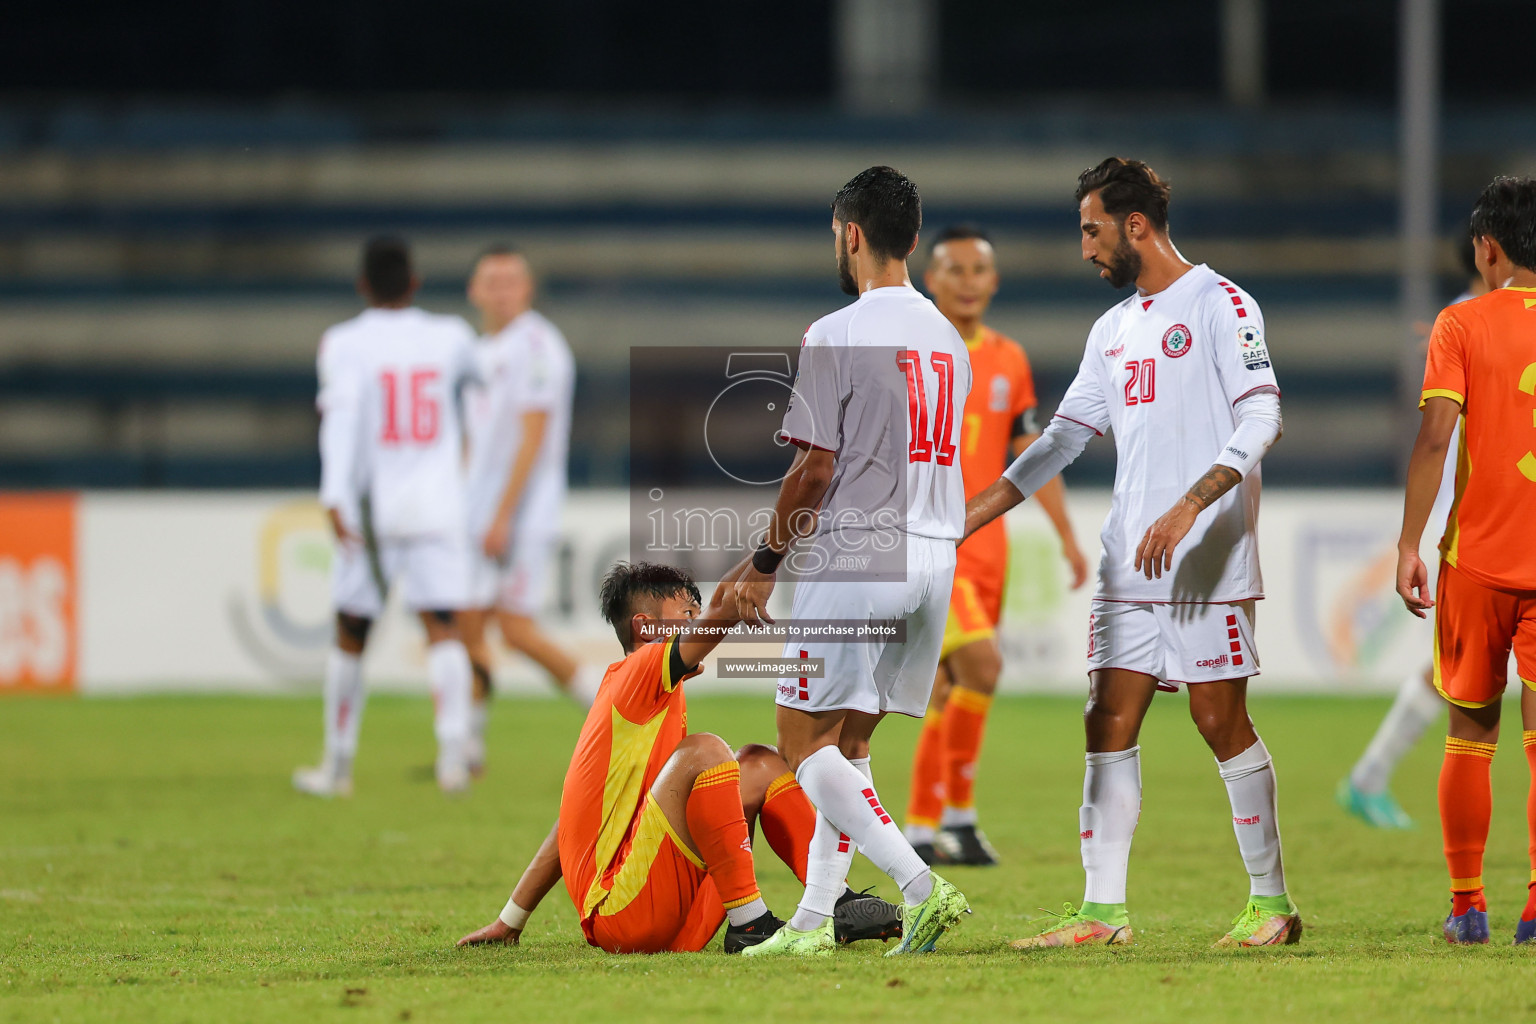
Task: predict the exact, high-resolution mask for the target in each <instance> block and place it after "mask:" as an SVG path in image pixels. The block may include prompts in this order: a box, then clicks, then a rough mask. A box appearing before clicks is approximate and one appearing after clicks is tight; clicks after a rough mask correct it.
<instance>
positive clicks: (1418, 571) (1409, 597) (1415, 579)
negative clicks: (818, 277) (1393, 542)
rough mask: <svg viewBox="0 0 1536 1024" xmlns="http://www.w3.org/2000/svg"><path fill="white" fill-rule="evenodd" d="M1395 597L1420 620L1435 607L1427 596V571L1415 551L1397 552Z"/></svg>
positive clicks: (1431, 599) (1432, 600)
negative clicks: (1400, 599)
mask: <svg viewBox="0 0 1536 1024" xmlns="http://www.w3.org/2000/svg"><path fill="white" fill-rule="evenodd" d="M1397 596H1398V597H1400V598H1402V599H1403V604H1404V605H1405V606H1406V607H1407V609H1408V610H1409V611H1410V612H1412V613H1413V614H1415V615H1417V616H1418V617H1419V618H1421V619H1424V618H1428V616H1427V615H1425V614H1424V613H1425V612H1427V611H1429V610H1430V609H1431V608H1433V607H1434V606H1435V602H1434V599H1433V598H1431V597H1430V596H1429V570H1428V569H1427V568H1426V567H1425V565H1424V560H1423V559H1422V558H1420V557H1419V553H1418V552H1417V551H1404V550H1401V549H1399V550H1398V552H1397Z"/></svg>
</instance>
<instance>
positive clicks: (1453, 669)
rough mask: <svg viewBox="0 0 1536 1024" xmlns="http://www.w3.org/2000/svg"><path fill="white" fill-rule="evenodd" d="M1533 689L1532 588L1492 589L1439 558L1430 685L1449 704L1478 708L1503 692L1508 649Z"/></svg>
mask: <svg viewBox="0 0 1536 1024" xmlns="http://www.w3.org/2000/svg"><path fill="white" fill-rule="evenodd" d="M1511 648H1513V649H1514V652H1515V666H1516V668H1517V670H1518V671H1519V673H1520V679H1521V681H1522V682H1524V683H1525V685H1526V686H1529V687H1532V688H1533V689H1536V591H1529V590H1526V591H1507V590H1494V589H1492V588H1491V587H1485V586H1483V585H1482V584H1480V583H1474V582H1473V581H1472V580H1470V579H1468V578H1467V577H1466V576H1463V575H1462V574H1461V573H1459V572H1457V571H1456V570H1455V569H1454V568H1452V567H1451V566H1449V565H1447V564H1446V563H1445V562H1443V561H1442V562H1441V563H1440V582H1439V585H1438V586H1437V587H1436V593H1435V689H1437V690H1439V691H1440V695H1441V696H1442V697H1444V698H1445V699H1446V700H1448V701H1450V702H1451V703H1452V704H1459V705H1461V706H1462V707H1464V708H1480V707H1484V706H1486V705H1489V704H1492V703H1493V702H1494V701H1496V700H1498V699H1499V698H1500V697H1501V696H1502V695H1503V693H1504V684H1505V682H1506V680H1507V678H1508V671H1509V670H1508V665H1509V652H1510V649H1511Z"/></svg>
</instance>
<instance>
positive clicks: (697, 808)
mask: <svg viewBox="0 0 1536 1024" xmlns="http://www.w3.org/2000/svg"><path fill="white" fill-rule="evenodd" d="M742 564H743V566H745V564H746V563H745V562H744V563H742ZM739 571H740V567H738V569H737V570H736V571H733V572H732V573H731V574H730V575H729V576H728V577H727V581H726V582H727V583H730V582H734V580H735V577H736V575H738V574H739ZM729 592H730V591H729V590H728V588H727V587H726V586H725V584H722V585H721V588H720V589H718V590H716V592H715V596H714V598H713V599H712V600H711V601H710V605H709V608H708V609H707V610H705V611H704V612H703V614H700V609H699V589H698V587H697V586H696V585H695V584H694V582H693V579H692V578H691V577H690V576H689V575H688V574H687V573H686V572H684V571H683V570H681V569H676V568H673V567H671V566H666V565H656V564H652V563H647V562H638V563H635V564H628V563H624V562H620V563H618V564H617V565H615V566H614V567H613V568H612V569H610V570H609V571H608V574H607V575H606V576H605V577H604V578H603V583H602V588H601V592H600V600H601V604H602V609H603V616H604V617H605V618H606V619H607V620H608V621H609V622H610V623H612V624H613V627H614V631H615V632H616V633H617V634H618V637H619V641H620V642H621V643H622V644H623V645H624V649H625V651H626V652H628V653H627V656H626V657H625V658H624V660H623V661H619V662H615V663H614V664H613V665H611V666H609V668H608V672H607V674H606V675H605V676H604V677H603V681H602V684H601V686H600V687H599V688H598V691H597V700H596V702H595V703H594V704H593V705H592V708H591V710H590V711H589V712H588V714H587V720H586V724H585V725H583V726H582V730H581V735H580V737H579V738H578V739H577V741H576V752H575V754H574V755H573V756H572V758H571V764H570V768H569V769H568V770H567V772H566V776H565V788H564V791H563V793H562V794H561V798H560V818H559V820H558V821H557V822H556V823H555V827H554V828H553V829H551V830H550V833H549V836H548V837H547V838H546V839H545V840H544V843H543V845H542V846H541V847H540V848H539V851H538V853H537V854H535V855H534V858H533V860H532V861H531V862H530V863H529V865H528V867H527V869H526V870H525V871H524V872H523V876H522V878H521V880H519V882H518V883H517V887H516V888H515V889H514V890H513V892H512V898H511V899H509V900H508V901H507V905H506V907H505V908H504V909H503V910H502V912H501V914H500V916H498V917H497V919H496V920H495V921H492V922H491V923H490V924H488V925H486V926H485V927H484V928H481V929H479V930H478V931H475V932H473V933H471V934H469V935H466V936H464V938H462V939H460V940H459V943H458V944H459V945H460V946H466V945H478V944H482V943H489V942H502V943H516V942H518V940H519V937H520V936H521V935H522V932H523V928H524V927H525V926H526V924H527V921H528V916H529V915H530V914H531V913H532V912H533V911H534V909H535V908H536V907H538V905H539V902H540V901H541V900H542V899H543V898H544V896H545V895H546V894H547V893H548V892H549V891H550V890H551V889H552V888H554V886H555V883H556V882H558V881H560V879H561V878H562V877H564V879H565V885H566V890H567V891H568V892H569V893H570V896H571V902H572V903H574V904H575V905H576V910H577V912H578V914H579V915H580V918H581V930H582V932H583V934H585V935H586V937H587V941H588V942H589V943H591V944H592V945H594V946H597V947H599V948H601V949H604V950H607V951H608V952H610V953H660V952H696V951H698V950H701V949H703V948H704V947H705V946H706V945H707V944H708V943H709V941H710V939H711V938H712V937H713V936H714V934H715V932H716V931H717V930H719V928H720V923H721V922H722V921H726V920H729V922H730V925H729V927H728V928H727V929H726V934H725V951H726V952H727V953H735V952H739V951H741V950H742V949H745V948H746V947H747V946H752V945H756V944H757V943H759V942H761V941H763V940H764V939H766V938H768V937H769V936H770V935H772V934H773V933H774V932H775V931H777V930H778V928H779V926H780V925H781V924H782V923H783V922H782V921H780V920H779V919H778V918H776V917H774V916H773V914H772V913H771V912H770V911H769V910H768V907H767V905H766V904H765V903H764V902H763V898H762V894H761V893H760V892H759V891H758V888H757V877H756V874H755V871H754V868H753V863H752V828H753V823H756V822H760V823H761V825H762V828H763V836H764V837H765V838H766V839H767V840H768V845H769V846H771V847H772V848H773V851H774V853H776V854H778V856H779V858H780V859H781V860H783V861H784V863H785V864H787V865H789V867H790V868H791V869H792V870H793V871H794V873H795V876H796V877H797V878H799V879H800V881H801V882H802V883H803V882H804V881H805V869H806V858H807V856H808V853H809V849H810V841H811V834H812V833H813V832H814V831H815V830H816V812H815V810H814V809H813V808H812V807H811V803H810V801H809V800H808V799H807V798H806V796H805V794H804V793H803V792H801V790H800V787H799V785H798V784H797V783H796V782H795V776H794V773H793V772H791V771H790V770H789V766H788V765H787V764H786V763H785V761H784V759H783V758H782V757H780V756H779V754H778V751H776V750H775V749H774V748H772V747H767V746H761V745H756V744H754V745H750V746H746V747H743V748H741V750H739V751H737V752H736V753H734V754H733V753H732V751H731V748H730V747H729V746H728V745H727V744H726V742H725V741H724V740H722V739H721V738H720V737H718V736H715V735H712V734H710V733H693V734H690V733H689V732H688V721H687V720H688V706H687V700H686V698H685V697H684V694H683V687H682V684H683V682H684V681H685V680H687V679H689V678H690V677H692V676H694V675H696V674H698V672H699V668H700V662H701V661H703V659H704V657H705V656H706V655H707V654H709V652H710V651H712V650H713V649H714V648H715V645H716V644H718V643H719V642H720V640H721V638H722V636H723V635H724V633H725V631H726V630H728V629H729V628H730V627H731V626H733V625H735V624H736V622H737V618H736V613H735V602H734V601H728V602H726V605H728V606H729V609H730V610H726V607H723V606H722V604H721V595H722V594H727V593H729ZM683 620H689V621H690V622H691V625H689V626H687V627H683V628H681V629H677V630H675V631H673V633H672V635H670V636H658V637H657V638H656V639H651V636H654V635H655V634H656V633H657V632H658V629H659V628H660V624H662V623H666V624H668V625H672V624H676V623H680V622H682V621H683ZM834 924H835V929H836V932H837V935H838V939H839V941H841V942H851V941H854V940H857V939H865V938H878V939H886V938H892V937H895V936H899V935H900V934H901V923H900V918H899V916H898V908H897V907H896V906H894V905H893V904H890V903H887V902H886V901H884V900H882V899H879V898H878V897H875V896H869V895H863V894H859V893H854V892H853V891H852V890H848V891H845V892H844V893H843V896H842V898H841V899H839V900H838V906H837V913H836V915H835V921H834Z"/></svg>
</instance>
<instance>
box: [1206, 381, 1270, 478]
mask: <svg viewBox="0 0 1536 1024" xmlns="http://www.w3.org/2000/svg"><path fill="white" fill-rule="evenodd" d="M1280 429H1281V422H1280V396H1279V395H1276V394H1274V393H1273V392H1269V391H1261V392H1259V393H1257V394H1253V395H1249V396H1248V397H1247V398H1243V399H1241V400H1239V401H1238V403H1237V428H1236V429H1235V430H1233V431H1232V437H1231V438H1230V439H1228V441H1227V443H1226V446H1225V447H1223V448H1222V450H1221V454H1220V455H1218V456H1216V465H1218V466H1227V467H1230V468H1231V469H1235V470H1237V471H1238V473H1240V474H1242V475H1243V476H1244V477H1246V476H1247V475H1248V474H1249V473H1251V472H1253V470H1254V467H1256V466H1257V465H1258V464H1259V460H1260V459H1262V458H1264V453H1265V452H1267V451H1269V449H1270V448H1271V447H1272V446H1273V445H1274V443H1275V442H1276V441H1278V440H1280Z"/></svg>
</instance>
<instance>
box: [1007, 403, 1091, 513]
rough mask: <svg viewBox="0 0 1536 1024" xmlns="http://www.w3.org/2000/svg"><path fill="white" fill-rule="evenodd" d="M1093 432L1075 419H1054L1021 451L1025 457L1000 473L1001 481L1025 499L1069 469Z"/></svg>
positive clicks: (1017, 459) (1020, 457)
mask: <svg viewBox="0 0 1536 1024" xmlns="http://www.w3.org/2000/svg"><path fill="white" fill-rule="evenodd" d="M1096 433H1097V431H1095V430H1094V429H1093V428H1092V427H1089V426H1084V425H1083V424H1081V423H1078V422H1077V421H1076V420H1068V419H1063V418H1062V417H1060V416H1057V417H1055V418H1054V419H1052V420H1051V422H1050V423H1048V424H1046V427H1045V432H1044V433H1042V434H1041V435H1040V440H1038V441H1036V442H1035V443H1034V444H1032V445H1030V446H1029V447H1028V448H1026V449H1024V454H1023V455H1020V456H1019V457H1018V458H1016V459H1014V460H1013V464H1012V465H1011V466H1009V467H1008V468H1007V469H1005V470H1003V478H1004V479H1006V480H1007V481H1008V482H1009V483H1011V484H1013V486H1015V487H1017V488H1018V489H1019V493H1020V494H1022V495H1024V497H1026V498H1027V497H1029V496H1030V495H1031V494H1034V493H1035V492H1036V491H1038V490H1039V489H1040V488H1042V487H1044V486H1045V485H1046V484H1048V483H1050V482H1051V481H1052V480H1053V479H1055V477H1056V475H1057V474H1058V473H1060V472H1061V471H1062V470H1063V469H1066V468H1067V467H1068V466H1070V465H1071V464H1072V460H1073V459H1075V458H1077V457H1078V456H1079V455H1081V454H1082V453H1083V449H1084V448H1086V447H1087V446H1088V441H1089V439H1091V438H1092V437H1093V436H1094V435H1095V434H1096Z"/></svg>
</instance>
